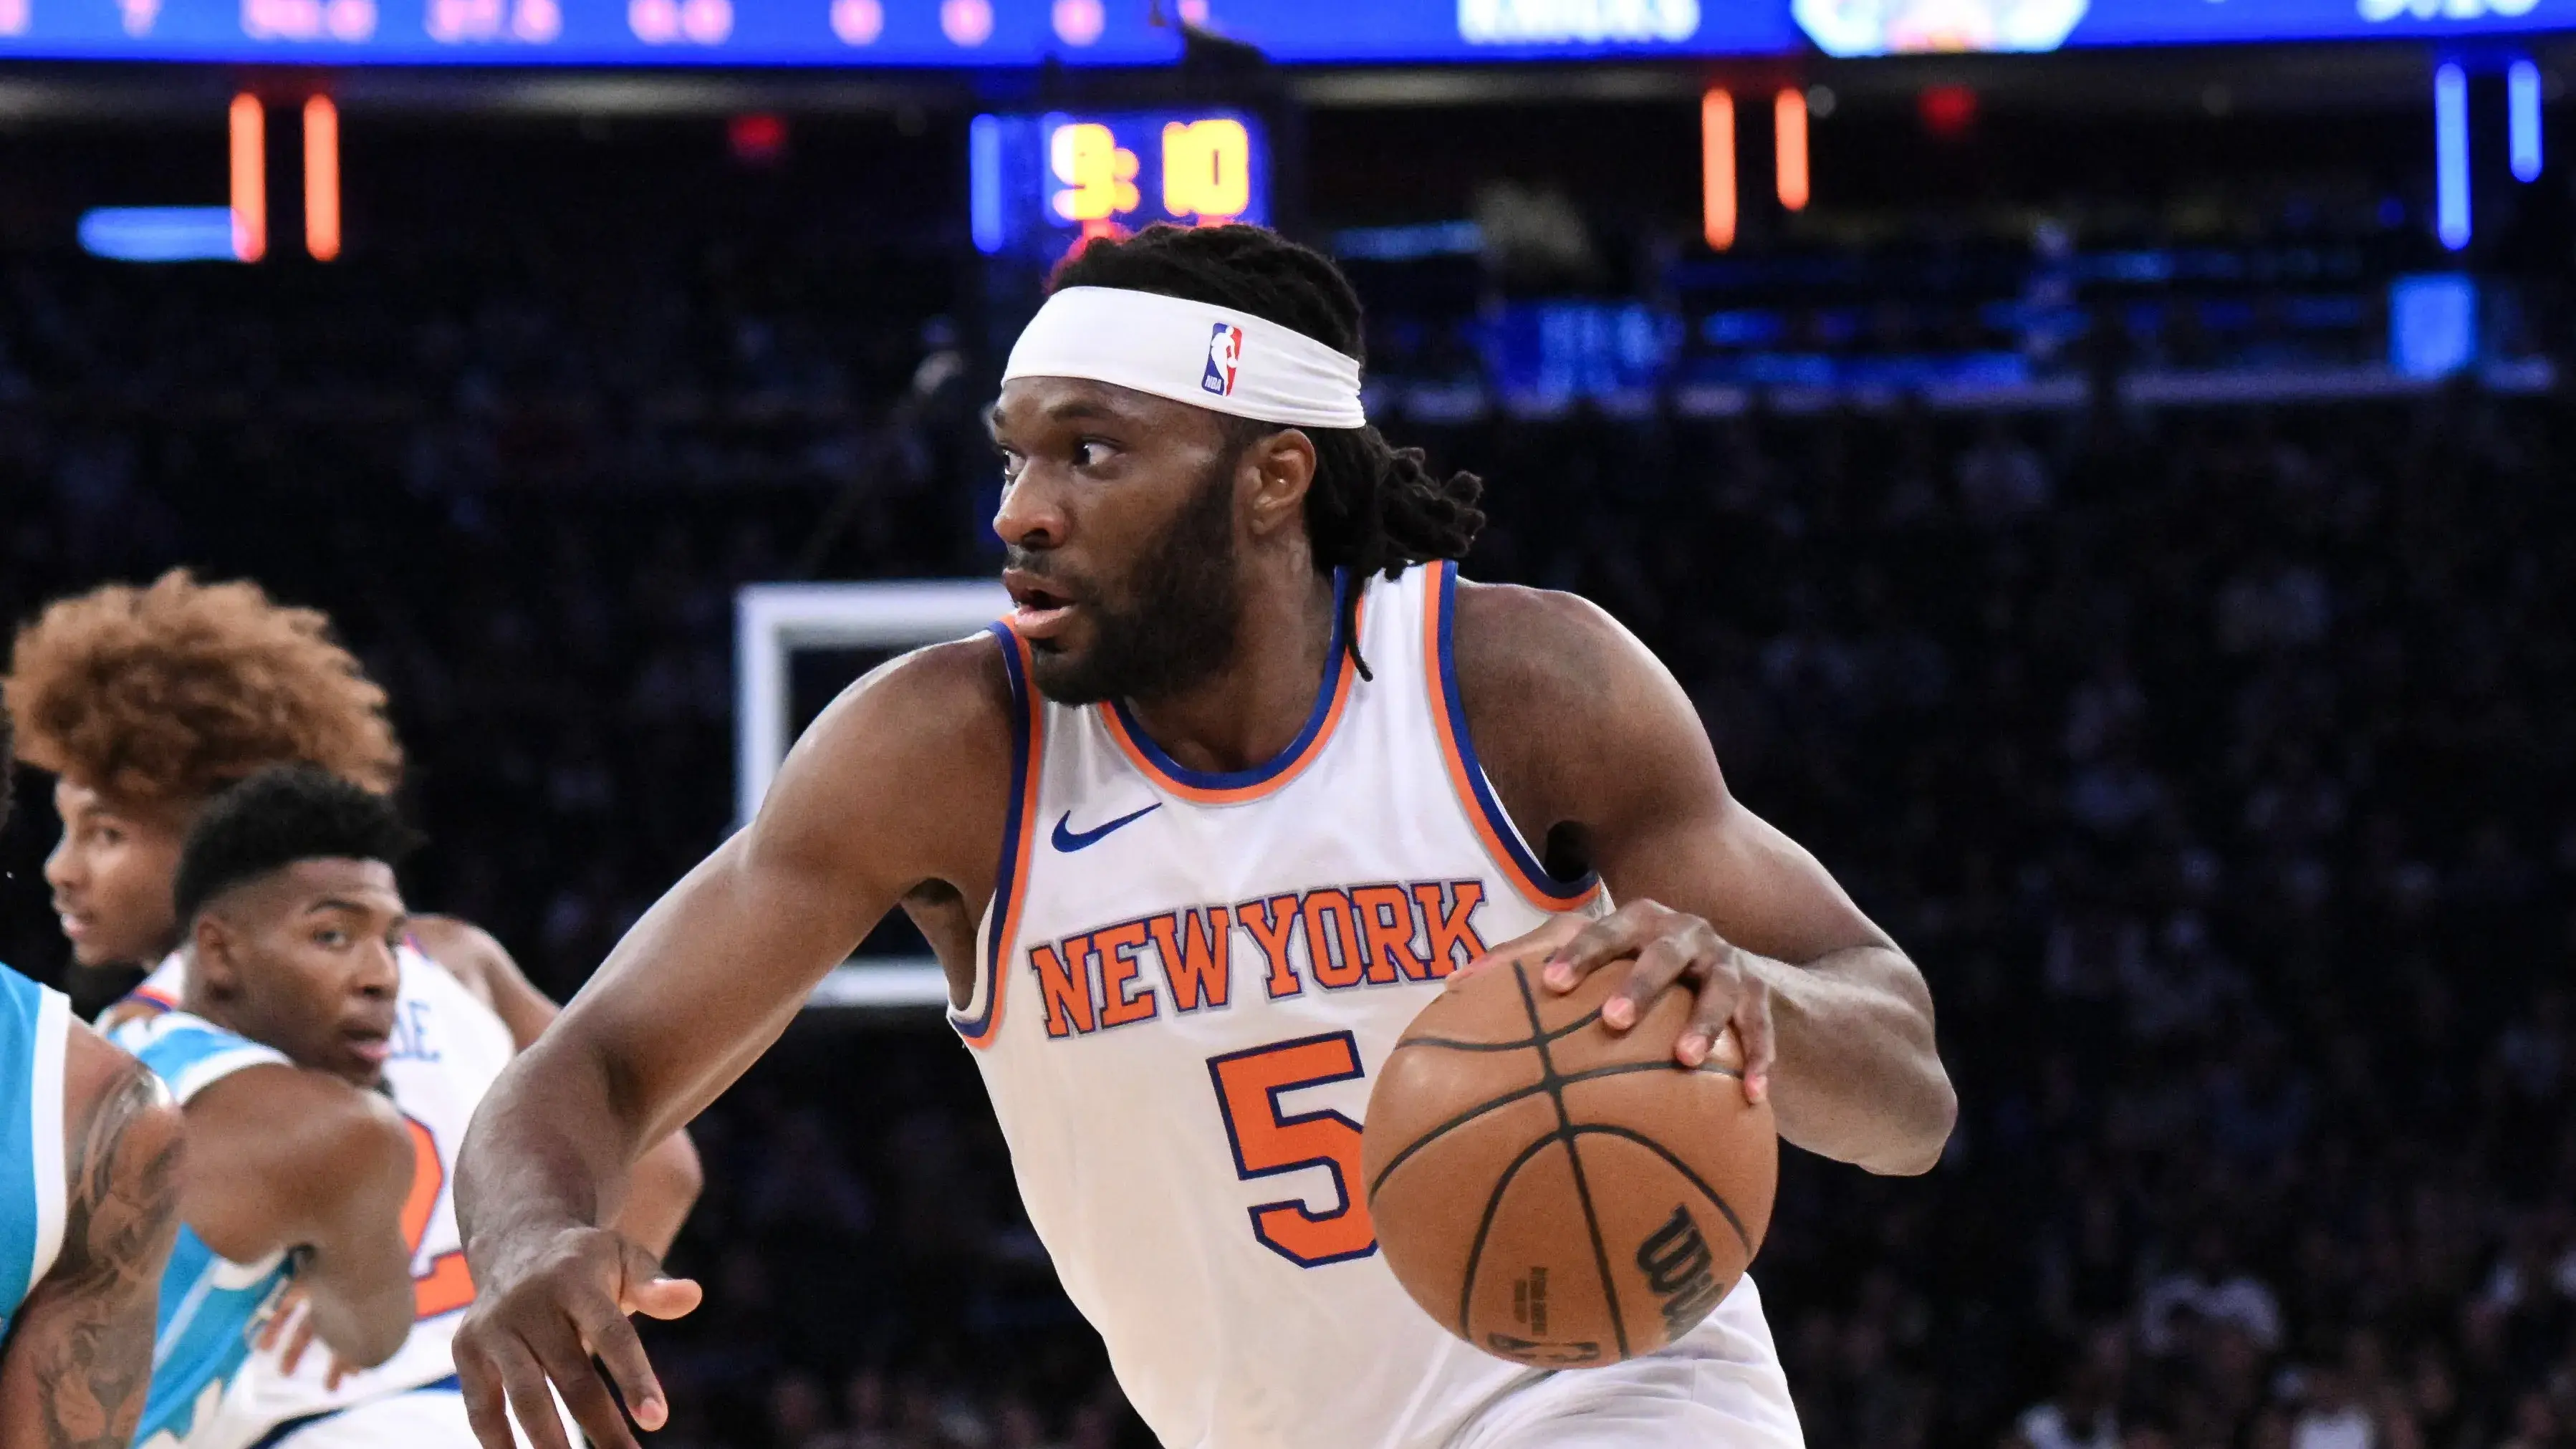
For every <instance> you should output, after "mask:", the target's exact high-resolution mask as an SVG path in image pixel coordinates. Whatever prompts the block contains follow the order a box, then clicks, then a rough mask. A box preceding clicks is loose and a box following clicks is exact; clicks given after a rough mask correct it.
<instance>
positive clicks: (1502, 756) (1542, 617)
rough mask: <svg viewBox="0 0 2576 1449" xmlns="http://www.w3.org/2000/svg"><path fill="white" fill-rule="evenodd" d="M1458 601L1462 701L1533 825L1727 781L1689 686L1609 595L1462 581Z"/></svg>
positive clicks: (1503, 782)
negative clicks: (1606, 604) (1631, 627)
mask: <svg viewBox="0 0 2576 1449" xmlns="http://www.w3.org/2000/svg"><path fill="white" fill-rule="evenodd" d="M1456 607H1457V619H1456V622H1455V623H1454V624H1453V626H1452V639H1451V645H1450V648H1451V657H1452V661H1453V664H1454V666H1455V668H1456V670H1457V674H1458V694H1459V701H1460V703H1461V704H1462V705H1463V706H1464V707H1465V709H1466V713H1467V725H1468V729H1469V731H1470V732H1471V733H1472V734H1473V735H1474V737H1475V742H1476V752H1477V756H1478V758H1479V760H1480V762H1481V763H1482V764H1483V765H1484V766H1485V769H1486V773H1487V774H1488V775H1490V776H1491V777H1492V778H1493V781H1494V786H1495V788H1496V789H1497V790H1499V791H1500V792H1501V793H1502V796H1503V798H1504V802H1505V806H1506V808H1507V809H1508V810H1509V811H1510V813H1511V814H1512V816H1513V818H1514V819H1515V820H1518V821H1520V822H1521V823H1522V825H1523V826H1524V827H1525V828H1528V827H1535V829H1536V831H1537V832H1538V833H1542V834H1543V833H1545V832H1546V831H1547V830H1548V829H1549V828H1551V827H1552V826H1553V825H1555V824H1557V823H1559V822H1583V821H1589V820H1591V819H1593V818H1594V817H1596V816H1599V815H1602V814H1603V813H1605V812H1607V811H1615V810H1618V809H1620V808H1622V807H1621V805H1620V802H1621V800H1623V799H1624V798H1625V797H1630V796H1634V795H1637V794H1639V793H1641V792H1642V793H1647V794H1652V793H1654V792H1657V791H1661V790H1666V789H1688V790H1691V791H1694V792H1696V791H1701V790H1707V789H1715V790H1717V791H1720V792H1722V791H1723V788H1724V787H1723V784H1722V782H1721V781H1720V780H1719V779H1718V776H1717V770H1716V758H1715V756H1714V754H1713V753H1712V751H1711V750H1710V747H1709V743H1708V735H1707V732H1706V731H1705V730H1704V729H1703V728H1702V727H1701V724H1700V721H1699V712H1698V710H1697V708H1696V707H1694V706H1693V705H1692V703H1691V700H1690V696H1689V695H1688V694H1686V693H1685V692H1684V691H1683V689H1682V687H1681V685H1680V683H1679V682H1678V681H1676V680H1675V679H1674V678H1673V675H1672V671H1671V670H1669V669H1667V668H1665V667H1664V664H1663V662H1662V661H1661V660H1659V659H1657V658H1656V657H1655V655H1654V652H1653V651H1652V650H1649V649H1648V648H1647V647H1646V646H1645V644H1644V642H1643V641H1641V640H1639V639H1638V638H1637V636H1636V635H1634V634H1632V633H1630V632H1629V631H1628V629H1627V627H1626V626H1625V625H1623V624H1621V623H1620V622H1619V621H1618V620H1617V619H1614V618H1612V617H1611V616H1610V614H1609V612H1608V611H1607V610H1605V609H1603V608H1602V607H1601V606H1600V605H1598V604H1595V603H1593V602H1592V601H1591V600H1589V599H1585V598H1583V597H1581V596H1580V595H1576V594H1569V593H1562V592H1559V591H1556V590H1553V589H1531V588H1521V587H1517V586H1513V585H1505V584H1472V585H1471V584H1467V583H1464V582H1462V583H1461V584H1460V585H1459V588H1458V598H1457V606H1456Z"/></svg>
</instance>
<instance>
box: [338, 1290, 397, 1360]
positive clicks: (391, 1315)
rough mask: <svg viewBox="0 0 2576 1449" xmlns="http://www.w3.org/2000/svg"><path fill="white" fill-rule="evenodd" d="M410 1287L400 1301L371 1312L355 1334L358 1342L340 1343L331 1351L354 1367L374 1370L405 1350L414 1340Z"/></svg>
mask: <svg viewBox="0 0 2576 1449" xmlns="http://www.w3.org/2000/svg"><path fill="white" fill-rule="evenodd" d="M410 1288H411V1285H410V1284H408V1283H406V1284H404V1285H403V1289H404V1291H403V1294H402V1299H401V1302H400V1303H398V1304H389V1305H388V1306H387V1307H386V1308H384V1309H382V1310H379V1311H377V1312H374V1313H370V1314H368V1315H367V1316H366V1321H365V1323H364V1324H363V1325H362V1326H361V1328H360V1330H359V1332H358V1333H357V1334H356V1335H355V1338H356V1340H357V1341H356V1342H354V1343H351V1344H350V1345H348V1346H347V1347H346V1348H343V1347H341V1346H340V1345H339V1344H336V1343H335V1344H333V1345H331V1351H332V1352H333V1353H335V1354H337V1355H339V1357H340V1360H341V1362H343V1363H344V1364H346V1365H347V1366H349V1367H350V1368H353V1369H371V1368H374V1367H375V1366H377V1365H378V1364H381V1363H383V1362H384V1361H385V1360H387V1359H389V1358H392V1357H393V1356H394V1355H395V1354H397V1353H400V1352H401V1351H402V1346H403V1345H404V1344H405V1343H407V1342H409V1341H410V1339H411V1319H412V1311H411V1309H412V1305H411V1292H410Z"/></svg>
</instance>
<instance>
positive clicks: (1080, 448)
mask: <svg viewBox="0 0 2576 1449" xmlns="http://www.w3.org/2000/svg"><path fill="white" fill-rule="evenodd" d="M1108 461H1109V445H1108V444H1106V443H1101V442H1095V441H1092V440H1091V439H1088V438H1086V439H1084V440H1083V441H1081V442H1079V443H1076V444H1074V445H1073V466H1075V467H1077V468H1097V467H1099V466H1100V465H1101V464H1103V463H1106V462H1108Z"/></svg>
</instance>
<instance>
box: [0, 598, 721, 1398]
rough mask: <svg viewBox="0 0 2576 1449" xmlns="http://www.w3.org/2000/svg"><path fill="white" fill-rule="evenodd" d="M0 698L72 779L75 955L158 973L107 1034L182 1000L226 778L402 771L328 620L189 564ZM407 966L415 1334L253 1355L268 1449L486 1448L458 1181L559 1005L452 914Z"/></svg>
mask: <svg viewBox="0 0 2576 1449" xmlns="http://www.w3.org/2000/svg"><path fill="white" fill-rule="evenodd" d="M0 700H5V702H6V706H7V710H8V714H9V716H10V717H11V718H12V719H13V720H14V721H15V723H16V726H17V734H18V742H17V754H18V757H19V758H20V759H23V760H25V761H26V762H28V763H29V764H32V765H36V766H39V767H41V768H43V769H47V770H50V771H52V772H54V775H55V777H56V778H55V783H54V804H55V807H56V808H57V809H58V810H59V811H60V812H61V815H62V821H63V834H62V839H61V842H60V843H59V844H58V845H56V846H55V848H54V851H53V853H52V855H50V856H49V857H47V859H46V862H45V879H46V881H47V883H48V884H50V885H51V886H52V887H53V892H54V908H55V911H56V913H57V914H58V915H59V917H60V918H61V921H62V927H63V934H64V936H65V937H67V938H68V939H69V940H70V941H71V944H72V951H73V955H74V957H75V958H76V959H77V960H79V962H80V963H81V964H82V965H84V966H90V967H104V966H113V965H119V964H123V963H129V962H131V963H136V964H140V965H144V966H154V963H159V964H158V966H157V968H156V969H154V970H153V972H152V975H151V977H150V978H149V979H147V980H146V982H145V983H144V985H143V986H142V987H140V988H139V989H138V990H137V991H136V992H135V993H134V994H133V995H131V996H129V997H127V998H126V999H125V1000H124V1001H121V1002H119V1003H118V1004H117V1005H116V1006H114V1007H111V1008H110V1009H109V1011H108V1012H107V1013H106V1015H105V1016H103V1017H102V1018H101V1021H102V1024H103V1025H104V1024H113V1023H121V1022H125V1021H130V1020H133V1019H135V1018H136V1017H139V1016H145V1015H151V1014H155V1013H159V1012H163V1011H167V1010H169V1009H171V1007H172V1006H174V1005H175V1004H176V1003H177V1002H178V1001H180V1000H181V999H182V998H183V997H184V995H185V991H184V987H185V984H186V975H185V973H186V967H185V965H184V963H183V958H182V956H181V955H180V954H178V947H179V946H180V945H181V944H182V943H181V941H180V940H179V936H180V923H179V921H178V919H177V914H176V909H175V905H174V902H173V897H172V887H173V883H174V877H175V875H176V872H177V867H178V860H179V854H180V847H181V845H182V843H183V842H184V841H185V839H186V837H187V832H188V829H189V827H190V825H191V824H192V823H193V822H194V821H195V820H196V818H197V816H198V815H199V813H200V812H201V811H202V810H203V809H204V808H205V806H206V804H207V803H208V802H209V801H210V800H212V799H213V798H214V797H215V796H216V795H217V794H218V793H220V792H221V791H222V790H223V789H224V788H225V787H226V786H228V785H231V784H233V783H234V782H236V781H239V780H242V779H244V778H247V777H248V776H250V775H252V774H255V773H257V772H258V771H260V770H261V769H263V768H265V767H268V766H272V765H285V764H301V765H309V766H314V767H318V768H319V769H321V770H323V771H325V772H327V773H329V774H331V775H334V776H337V777H339V778H340V779H343V780H346V781H348V782H350V783H352V784H355V785H358V786H361V787H363V788H364V789H367V790H370V791H373V792H375V793H378V794H390V793H391V792H392V791H393V789H394V787H395V786H396V785H397V784H398V783H399V782H400V780H401V777H402V767H403V752H402V747H401V745H400V744H399V743H398V742H397V740H396V738H395V735H394V729H393V724H392V721H391V720H390V719H389V718H388V717H387V714H386V698H385V692H384V690H383V689H382V688H381V687H379V686H378V685H377V684H376V683H375V682H374V681H373V680H371V679H369V678H368V677H367V675H366V671H365V669H364V668H363V667H362V666H361V665H360V664H359V662H358V660H357V657H356V656H355V655H353V654H351V653H350V652H349V651H348V649H347V648H345V647H344V646H343V645H342V644H341V643H340V642H339V641H338V640H337V639H336V638H335V637H334V635H333V632H332V629H331V621H330V619H329V618H328V617H327V616H325V615H324V614H322V613H321V612H320V611H318V610H314V609H307V608H296V607H292V606H289V605H285V604H281V603H278V602H277V601H275V600H273V599H271V598H270V597H269V596H268V594H267V593H266V591H264V590H262V589H261V588H260V587H259V586H258V585H257V584H254V583H249V582H230V583H205V582H201V581H199V580H198V579H196V578H195V577H193V576H192V575H191V574H189V573H188V572H187V571H186V570H173V571H171V572H170V573H167V574H164V575H163V576H162V577H161V578H159V579H158V580H156V581H154V582H153V583H151V584H150V585H148V586H142V587H136V586H133V585H126V584H112V585H108V586H106V587H103V588H99V589H95V590H92V591H91V592H89V593H86V594H82V595H79V596H77V597H73V598H67V599H62V600H58V601H56V602H55V603H54V604H52V605H51V606H49V607H48V608H46V609H45V610H44V611H43V612H42V613H41V614H39V615H38V616H37V617H36V619H35V620H34V621H33V622H31V623H29V624H28V625H26V626H25V627H24V628H22V629H20V630H19V631H18V635H17V639H16V642H15V645H14V647H13V649H12V652H11V658H10V662H9V672H8V675H7V677H6V678H5V680H0ZM399 956H400V965H401V984H400V1002H401V1007H400V1010H399V1011H398V1012H397V1014H396V1021H397V1026H396V1030H395V1034H394V1037H393V1039H392V1041H391V1042H390V1043H389V1047H390V1052H391V1055H390V1058H389V1060H388V1061H387V1063H386V1069H385V1079H386V1081H387V1082H388V1083H389V1084H390V1086H391V1089H392V1093H393V1099H394V1103H395V1105H396V1106H397V1107H399V1108H400V1109H401V1110H402V1112H403V1114H404V1116H405V1117H406V1118H408V1119H409V1122H410V1126H411V1129H412V1136H413V1142H414V1146H415V1148H416V1152H417V1162H416V1165H415V1171H414V1183H415V1191H414V1198H415V1201H414V1202H413V1203H412V1204H410V1205H409V1206H408V1207H407V1209H406V1211H405V1213H404V1227H405V1229H406V1232H407V1233H408V1234H409V1237H410V1240H411V1247H412V1251H413V1263H412V1271H413V1287H414V1303H415V1308H416V1318H417V1321H416V1322H415V1323H414V1325H413V1331H412V1333H411V1336H410V1339H409V1340H408V1342H406V1344H405V1345H404V1347H403V1349H402V1350H401V1351H400V1352H398V1353H396V1354H395V1355H394V1357H393V1358H392V1359H391V1360H389V1361H388V1362H386V1363H384V1364H383V1365H381V1366H380V1367H377V1368H374V1369H370V1370H368V1371H366V1372H363V1373H357V1374H351V1375H348V1376H346V1377H345V1378H340V1379H337V1381H336V1383H335V1382H334V1376H333V1375H332V1374H331V1373H330V1372H329V1370H328V1368H327V1367H326V1366H325V1365H324V1364H322V1363H321V1362H319V1361H318V1359H319V1357H320V1356H318V1355H317V1356H315V1357H316V1360H317V1361H315V1362H312V1363H304V1364H300V1365H299V1364H297V1363H296V1362H295V1358H294V1355H293V1353H292V1352H291V1349H290V1350H289V1351H285V1352H271V1353H267V1354H263V1355H262V1356H261V1357H260V1358H258V1359H256V1360H254V1361H253V1364H252V1366H251V1368H250V1370H249V1371H248V1372H246V1373H245V1374H244V1375H243V1376H242V1378H241V1379H240V1380H239V1381H238V1382H237V1384H236V1385H235V1389H234V1393H233V1397H232V1399H231V1400H229V1401H228V1403H227V1406H226V1411H227V1416H228V1417H229V1418H232V1419H234V1420H236V1421H238V1422H240V1423H243V1424H246V1426H247V1427H248V1429H249V1433H248V1435H247V1437H248V1438H251V1439H256V1440H258V1441H259V1442H261V1443H262V1444H265V1445H269V1446H273V1449H331V1446H335V1445H340V1444H365V1445H391V1446H411V1445H421V1446H429V1445H447V1444H463V1443H466V1442H468V1432H467V1430H466V1428H465V1420H464V1410H463V1407H462V1403H461V1401H460V1400H459V1399H458V1397H457V1395H456V1392H455V1387H454V1385H455V1379H454V1374H455V1368H454V1365H453V1361H452V1358H451V1356H450V1352H449V1342H450V1340H451V1339H452V1338H453V1336H454V1334H455V1329H456V1324H457V1322H458V1319H459V1318H460V1317H461V1315H462V1312H463V1310H464V1308H465V1306H466V1305H467V1304H468V1303H470V1302H471V1301H472V1299H473V1292H474V1289H473V1283H472V1280H471V1277H470V1275H468V1273H467V1272H466V1269H465V1260H464V1255H463V1251H462V1248H461V1246H460V1242H459V1239H458V1236H457V1231H456V1217H455V1208H454V1204H453V1201H452V1196H451V1194H450V1192H449V1190H448V1187H447V1184H448V1182H449V1180H450V1179H451V1178H452V1177H453V1175H454V1169H455V1156H456V1150H457V1147H458V1146H459V1144H460V1143H461V1141H462V1139H463V1137H464V1133H465V1126H466V1123H467V1122H468V1121H469V1120H471V1118H472V1116H473V1113H474V1109H475V1107H476V1106H477V1105H478V1104H480V1102H481V1101H482V1098H483V1094H484V1092H485V1090H486V1089H487V1088H489V1087H490V1085H491V1083H492V1080H493V1079H494V1078H495V1077H496V1076H498V1075H499V1073H500V1071H501V1068H502V1067H503V1066H504V1065H506V1064H507V1063H508V1062H509V1060H510V1058H511V1057H512V1056H514V1055H515V1054H516V1053H517V1052H518V1051H519V1050H520V1049H521V1048H523V1047H525V1046H526V1045H527V1044H528V1043H530V1042H531V1041H534V1040H535V1039H536V1036H537V1034H538V1033H539V1032H540V1031H542V1030H543V1029H544V1028H545V1026H546V1024H547V1023H548V1022H550V1021H552V1020H553V1019H554V1017H555V1014H556V1010H557V1008H556V1006H555V1003H553V1002H552V1001H550V1000H548V999H547V998H546V997H545V996H544V994H543V993H541V992H539V991H538V990H537V989H536V988H535V987H534V986H532V985H530V984H529V982H528V980H527V978H526V977H525V976H524V975H522V974H521V973H520V971H519V968H518V965H517V963H515V962H514V961H512V960H511V958H510V955H509V953H508V952H507V951H506V950H504V949H503V948H502V947H501V945H500V943H499V942H497V941H495V940H494V939H493V938H492V937H491V936H490V935H489V934H488V933H486V932H484V931H482V930H481V929H479V928H477V927H475V926H473V925H471V924H469V923H467V922H464V921H460V920H456V919H454V918H452V917H441V916H415V917H413V918H412V921H411V937H410V939H409V940H408V941H407V942H406V944H405V946H404V948H403V950H402V951H401V952H400V953H399ZM638 1170H639V1172H640V1173H641V1174H642V1180H643V1181H642V1187H641V1189H640V1190H639V1191H638V1192H637V1193H636V1194H635V1195H634V1196H633V1197H632V1198H630V1199H629V1200H628V1202H627V1205H626V1209H625V1212H624V1214H623V1215H622V1218H621V1221H622V1222H623V1223H624V1224H626V1225H627V1226H628V1227H629V1229H630V1230H631V1231H633V1232H634V1233H636V1234H637V1235H638V1236H639V1238H642V1239H644V1240H648V1241H651V1242H654V1243H656V1244H658V1245H660V1246H662V1247H667V1246H668V1245H669V1243H670V1241H671V1239H672V1238H673V1237H675V1236H676V1235H677V1234H678V1232H679V1228H680V1224H681V1222H682V1220H684V1219H685V1218H686V1217H687V1215H688V1210H689V1207H690V1205H691V1204H692V1203H693V1202H694V1201H695V1199H696V1196H697V1190H698V1183H699V1177H698V1164H697V1157H696V1154H695V1152H694V1151H693V1150H692V1149H691V1147H690V1145H689V1142H688V1139H687V1137H686V1136H685V1135H684V1134H674V1135H673V1136H671V1137H670V1138H668V1139H666V1140H664V1141H663V1142H662V1143H661V1144H659V1145H658V1146H656V1147H655V1148H654V1149H653V1150H652V1151H651V1152H649V1153H647V1154H646V1156H645V1158H644V1159H643V1160H642V1161H641V1162H639V1164H638ZM292 1341H293V1340H292V1339H291V1338H287V1339H286V1342H288V1343H289V1344H290V1345H291V1343H292Z"/></svg>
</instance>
